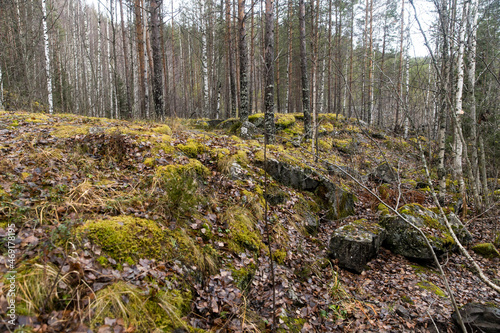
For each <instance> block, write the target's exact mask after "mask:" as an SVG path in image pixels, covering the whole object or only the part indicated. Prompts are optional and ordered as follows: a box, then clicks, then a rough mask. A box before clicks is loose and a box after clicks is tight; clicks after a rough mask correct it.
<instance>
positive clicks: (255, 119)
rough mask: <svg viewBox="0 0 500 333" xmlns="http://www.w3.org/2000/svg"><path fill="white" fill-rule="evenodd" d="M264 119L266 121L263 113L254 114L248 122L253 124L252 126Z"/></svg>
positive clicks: (249, 117)
mask: <svg viewBox="0 0 500 333" xmlns="http://www.w3.org/2000/svg"><path fill="white" fill-rule="evenodd" d="M263 119H264V114H263V113H254V114H251V115H249V116H248V121H249V122H251V123H252V124H255V123H256V122H258V121H260V120H263Z"/></svg>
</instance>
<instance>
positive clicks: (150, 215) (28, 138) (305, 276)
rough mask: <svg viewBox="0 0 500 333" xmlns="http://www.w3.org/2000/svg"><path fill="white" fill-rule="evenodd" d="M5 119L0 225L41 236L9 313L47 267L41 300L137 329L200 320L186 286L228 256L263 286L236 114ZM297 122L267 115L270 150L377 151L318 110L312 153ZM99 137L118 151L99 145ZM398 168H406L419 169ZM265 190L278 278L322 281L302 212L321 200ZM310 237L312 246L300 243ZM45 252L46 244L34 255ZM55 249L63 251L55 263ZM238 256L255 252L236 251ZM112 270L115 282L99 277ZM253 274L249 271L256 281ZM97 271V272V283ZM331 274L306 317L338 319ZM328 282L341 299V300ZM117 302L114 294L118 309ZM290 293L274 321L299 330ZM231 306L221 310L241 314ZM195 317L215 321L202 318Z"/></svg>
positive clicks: (258, 191) (246, 144)
mask: <svg viewBox="0 0 500 333" xmlns="http://www.w3.org/2000/svg"><path fill="white" fill-rule="evenodd" d="M259 117H260V115H256V116H255V119H257V120H258V119H259ZM4 119H7V120H8V121H5V123H6V126H5V127H4V128H7V129H8V130H9V131H13V132H12V133H13V134H12V137H13V141H12V142H9V143H3V142H2V144H1V146H0V153H2V154H3V155H2V156H7V154H8V155H9V158H4V159H2V160H0V171H1V172H0V177H1V179H0V198H1V199H0V219H1V220H2V221H1V222H0V227H4V226H5V225H6V224H5V223H6V222H4V221H6V220H7V221H9V222H11V221H13V222H14V223H15V224H16V225H17V226H18V227H22V228H23V230H37V231H36V232H38V233H37V234H36V235H37V237H39V238H40V239H41V241H40V245H38V247H35V249H31V248H29V251H31V252H29V251H26V253H27V254H26V256H32V257H31V259H32V261H25V262H26V266H25V267H23V269H19V271H20V277H19V281H20V283H21V286H22V288H24V289H23V291H22V292H23V294H22V298H23V301H22V303H19V304H20V306H19V310H20V311H21V312H20V313H22V314H25V315H34V316H36V315H39V314H40V310H39V308H40V302H42V300H43V299H46V298H47V294H46V290H50V287H51V286H52V285H53V284H54V281H55V280H56V279H63V280H61V281H62V282H63V283H62V284H59V283H58V284H57V286H56V290H55V292H53V293H52V295H51V297H49V301H48V303H47V309H46V311H49V312H50V311H61V312H63V311H65V310H66V309H70V310H75V309H78V307H77V305H82V304H85V303H84V302H83V300H81V301H82V302H81V303H77V302H78V300H77V297H76V295H84V296H87V298H86V299H85V301H86V302H88V303H87V305H88V306H89V307H90V308H91V311H93V312H92V316H91V317H92V320H87V319H85V322H86V323H87V324H89V325H91V326H92V327H93V328H94V329H98V328H99V327H100V326H101V324H102V323H103V322H104V318H106V317H109V318H113V317H114V318H118V317H121V318H124V319H126V322H127V324H128V325H134V326H136V331H138V332H140V331H143V332H152V331H154V329H158V330H160V331H161V330H163V331H165V332H170V331H173V330H174V329H177V328H178V329H184V330H186V331H190V332H191V331H194V329H193V328H192V327H191V326H189V323H188V321H187V319H186V318H188V319H193V318H196V319H197V320H199V318H200V317H199V313H198V312H195V311H198V310H197V308H196V306H197V305H199V303H196V302H197V300H196V297H200V293H199V291H200V290H201V289H203V288H205V287H207V288H208V287H209V286H213V285H210V283H213V282H214V281H215V280H214V279H213V277H214V276H216V275H217V274H219V273H220V272H221V271H220V269H221V268H223V267H224V268H228V267H231V269H230V270H231V271H232V275H233V277H234V284H235V286H236V287H237V288H238V289H239V290H240V291H245V293H247V294H245V295H251V292H252V289H253V288H257V287H256V286H260V285H266V283H267V281H263V280H262V274H261V271H259V269H261V268H262V267H263V266H264V265H263V264H262V263H265V262H266V260H267V259H268V256H269V253H268V248H267V244H266V242H267V239H266V238H265V233H264V231H265V219H264V218H263V211H264V199H265V195H264V172H263V171H262V170H261V168H259V167H256V164H257V163H256V161H258V160H260V161H262V160H263V141H262V140H263V138H262V137H261V136H256V137H255V139H254V140H242V139H241V138H239V137H237V136H235V135H232V134H238V131H237V128H238V126H239V121H238V120H236V119H233V120H230V121H228V122H227V124H228V125H230V126H228V128H224V126H218V127H216V128H211V127H209V126H208V120H206V119H202V120H199V121H184V120H179V119H172V120H168V121H167V122H166V123H162V124H159V123H154V122H126V121H121V120H114V119H104V118H102V119H101V118H87V117H81V116H75V115H53V116H51V115H37V114H28V113H19V114H12V113H0V123H1V124H3V123H4V121H3V120H4ZM302 120H303V118H302V115H301V114H293V115H277V116H276V121H277V125H278V137H277V141H276V143H275V144H274V145H269V146H268V149H269V150H268V157H272V158H276V159H279V160H282V161H286V162H287V163H289V164H291V165H293V166H296V167H300V168H302V169H308V170H317V171H318V172H321V173H323V174H325V175H326V174H327V173H328V167H327V165H326V162H325V161H328V162H330V163H335V164H338V165H342V166H350V167H352V168H353V169H355V170H357V171H359V172H360V173H361V174H366V173H368V172H369V170H370V165H375V164H377V163H379V162H381V161H382V158H381V156H379V154H378V153H377V152H376V150H375V148H374V147H373V145H372V143H371V141H370V140H369V139H368V138H367V137H365V136H364V134H363V128H362V127H360V126H359V124H357V122H356V121H355V120H352V119H346V118H344V117H342V116H340V115H333V114H331V115H330V114H328V115H326V114H325V115H320V117H319V120H320V128H319V132H320V135H321V137H320V149H319V152H318V155H319V156H318V157H319V160H318V162H316V161H315V160H314V156H313V155H312V154H311V153H310V147H311V142H310V140H304V139H303V137H302V136H303V122H302ZM21 129H26V130H23V131H21ZM94 131H96V134H91V132H92V133H94ZM14 139H15V140H14ZM292 140H293V141H294V142H293V144H292V142H291V141H292ZM377 140H378V142H379V143H384V141H383V140H386V141H387V142H386V143H387V144H388V145H392V146H394V147H396V148H397V149H400V150H401V151H408V150H409V149H411V147H412V146H411V145H408V146H406V145H405V144H403V143H400V142H399V141H398V140H394V139H393V138H391V137H389V136H386V137H385V138H384V139H377ZM21 143H22V147H21ZM109 143H113V144H115V146H113V147H120V148H119V150H117V149H109V148H102V147H108V146H109ZM346 147H347V148H349V147H352V148H355V149H357V152H358V153H359V154H360V155H362V156H363V158H360V157H359V156H357V155H352V154H351V155H348V154H346V153H345V152H342V151H341V149H340V148H346ZM21 148H22V149H21ZM397 149H395V150H396V151H397ZM16 154H17V155H16ZM398 154H399V152H398ZM387 158H389V159H390V160H391V162H394V161H397V158H399V156H397V154H393V152H389V156H388V157H387ZM233 163H237V164H239V165H240V166H241V167H242V168H243V169H244V170H245V174H244V175H243V176H241V177H240V178H237V179H230V177H229V176H230V173H229V172H228V166H231V165H233ZM37 168H39V169H40V170H37ZM405 172H406V173H407V174H412V175H413V173H417V168H413V169H411V170H407V171H406V170H405ZM402 174H403V175H404V173H402ZM330 176H331V179H333V180H334V181H335V182H337V183H339V184H341V185H340V186H342V187H343V188H344V187H346V188H347V187H349V188H351V189H352V188H354V186H353V183H352V182H351V181H350V180H348V179H342V178H340V177H338V176H336V175H330ZM33 184H35V186H34V185H33ZM405 185H408V186H414V185H412V184H411V183H408V184H406V183H405ZM267 194H268V200H269V201H271V200H275V202H274V203H273V205H271V207H270V208H269V210H270V213H269V225H270V227H271V230H272V237H273V238H272V246H273V259H274V260H275V263H276V264H277V267H278V268H279V270H280V271H281V272H282V273H283V274H281V273H280V275H278V276H277V278H278V279H282V278H283V279H285V277H286V278H287V280H286V281H288V282H289V283H290V284H294V285H295V286H299V288H298V289H297V290H303V289H304V290H306V289H307V288H305V286H309V285H310V284H311V283H317V281H320V280H321V281H326V282H324V283H325V285H326V284H328V288H330V287H331V286H330V282H331V279H333V276H334V275H333V273H332V272H331V270H332V268H331V267H332V264H330V263H329V262H328V261H327V263H326V264H323V263H321V264H320V263H319V262H320V260H317V258H313V256H315V255H318V254H319V253H322V251H323V250H324V247H325V244H326V241H324V239H325V237H326V236H325V235H321V234H320V235H312V234H309V233H307V232H305V231H304V217H305V216H306V213H309V214H312V215H314V216H316V217H318V216H323V214H324V207H322V205H321V203H320V202H319V201H318V200H317V198H316V196H315V194H314V193H309V192H304V193H300V192H298V191H296V190H294V189H292V188H289V187H285V186H282V185H279V184H278V183H277V182H275V181H274V180H269V183H268V193H267ZM21 203H22V204H21ZM360 204H361V203H360ZM322 223H326V224H327V225H332V223H341V222H339V221H335V222H332V221H329V220H328V221H322ZM337 225H338V224H337ZM320 237H323V238H320ZM2 246H3V245H2ZM42 248H43V251H41V250H42ZM2 249H3V248H2ZM27 249H28V247H27ZM311 249H316V252H315V253H314V254H310V252H309V251H311ZM44 251H47V253H49V254H50V256H44V253H45V252H44ZM28 253H30V254H28ZM65 254H68V255H69V257H68V258H70V259H71V260H75V261H74V262H73V261H71V263H66V264H64V265H63V264H61V262H62V261H63V260H64V257H65ZM49 258H50V260H52V261H53V262H55V263H58V265H60V266H61V267H62V266H64V267H65V268H64V270H65V271H64V272H63V273H62V274H60V277H59V278H56V276H57V272H58V270H59V268H60V267H57V266H52V264H46V263H47V262H48V261H49ZM79 258H83V259H84V261H78V260H80V259H79ZM249 258H250V259H252V260H253V261H252V262H247V260H250V259H249ZM77 259H78V260H77ZM23 260H24V258H23ZM68 260H69V259H68ZM316 261H317V262H318V263H316ZM236 262H237V263H238V264H236ZM312 262H314V263H312ZM83 263H87V264H86V265H88V266H84V265H83ZM303 263H305V264H303ZM78 265H81V267H80V268H82V271H81V272H80V271H79V270H78ZM82 265H83V266H82ZM148 265H149V266H148ZM67 267H70V268H69V271H68V272H66V269H68V268H67ZM235 267H238V268H237V269H236V268H235ZM297 267H300V268H297ZM44 270H45V273H44V274H45V275H42V274H41V273H40V272H44ZM135 271H139V272H140V278H137V277H134V278H133V279H132V278H131V281H129V282H125V280H126V279H128V278H129V275H127V274H131V272H135ZM325 272H328V274H327V273H325ZM89 273H92V274H93V275H94V277H93V278H92V276H91V275H90V274H89ZM111 276H112V279H113V280H114V282H113V283H111V282H110V281H108V280H106V278H109V277H111ZM96 279H97V280H96ZM256 279H261V280H258V281H256V282H258V283H256V284H254V283H253V282H254V281H255V280H256ZM61 281H59V282H61ZM96 281H106V282H105V285H104V286H101V287H102V288H101V289H99V290H97V289H98V288H97V287H96V285H97V284H96V283H95V282H96ZM283 281H285V280H283ZM311 281H312V282H311ZM84 282H85V283H84ZM99 283H100V282H99ZM322 283H323V282H322ZM339 285H340V283H338V284H335V286H334V287H331V288H332V290H333V289H335V292H332V294H331V295H330V296H328V297H329V298H328V297H327V296H325V299H326V298H328V302H324V303H317V304H323V305H318V309H317V310H313V311H315V312H314V313H313V315H314V316H315V317H317V318H320V317H321V318H323V319H324V320H331V319H332V318H339V319H342V320H348V318H349V316H350V314H352V311H353V310H351V305H349V304H351V303H352V302H351V303H349V302H348V301H347V298H346V297H347V296H345V295H346V294H347V292H343V293H342V292H340V291H339V290H340V287H339ZM321 287H323V286H321ZM92 288H95V290H93V289H92ZM196 288H201V289H196ZM256 290H257V291H261V290H260V289H256ZM254 292H255V291H254ZM78 293H79V294H78ZM320 293H321V292H320ZM324 294H325V295H326V294H329V293H328V292H326V293H324ZM340 294H342V295H344V296H345V297H344V296H342V297H343V298H342V299H340V298H339V297H340V296H339V295H340ZM89 295H94V296H89ZM93 297H95V299H94V298H93ZM237 297H240V296H237ZM249 297H250V296H249ZM253 297H254V298H253V299H252V301H251V302H248V303H246V306H247V307H248V309H247V311H248V313H251V312H256V313H258V316H257V319H255V321H253V322H252V323H251V324H252V325H253V324H254V323H255V324H256V325H257V323H260V324H262V318H261V317H262V316H264V315H267V314H266V313H265V311H266V309H265V308H263V307H262V306H255V303H252V302H255V301H256V298H255V295H253ZM283 297H285V296H283ZM286 297H288V296H286ZM314 297H316V296H313V298H314ZM82 299H83V297H82ZM125 299H127V301H126V302H125V301H124V300H125ZM98 301H100V302H101V303H100V304H99V303H96V302H98ZM315 301H316V300H315ZM323 301H324V300H322V301H321V302H323ZM120 302H121V304H122V305H123V304H124V305H126V306H124V307H123V308H120ZM124 302H125V303H126V304H125V303H124ZM198 302H201V301H200V300H199V299H198ZM339 302H340V303H339ZM298 303H300V302H296V303H294V302H292V303H291V305H290V309H287V313H284V315H283V316H282V320H283V322H284V326H282V328H281V329H282V330H285V331H300V330H301V329H303V325H304V323H305V319H304V318H299V317H300V315H299V313H300V310H301V307H300V304H298ZM325 304H326V305H325ZM353 304H354V303H353ZM250 307H252V308H251V309H250ZM84 308H85V306H83V307H82V309H84ZM352 308H354V307H352ZM87 309H89V308H87ZM118 309H121V310H118ZM242 309H244V307H239V308H238V309H237V310H235V312H234V313H230V315H229V316H230V317H231V318H242V317H244V313H243V312H242V311H243V310H242ZM289 310H290V311H289ZM75 311H76V310H75ZM192 311H193V312H192ZM224 311H229V310H228V309H224ZM238 311H240V312H238ZM297 311H299V312H297ZM296 314H297V315H296ZM259 316H260V317H259ZM217 317H218V318H219V317H220V316H219V315H217ZM203 320H206V322H207V323H212V324H213V323H214V321H213V320H214V318H208V317H206V318H203ZM259 327H260V326H259Z"/></svg>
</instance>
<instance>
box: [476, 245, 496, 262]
mask: <svg viewBox="0 0 500 333" xmlns="http://www.w3.org/2000/svg"><path fill="white" fill-rule="evenodd" d="M472 251H474V252H475V253H477V254H479V255H480V256H482V257H484V258H489V259H490V258H500V253H499V252H498V250H497V249H496V248H495V246H494V245H493V244H492V243H481V244H476V245H474V246H473V247H472Z"/></svg>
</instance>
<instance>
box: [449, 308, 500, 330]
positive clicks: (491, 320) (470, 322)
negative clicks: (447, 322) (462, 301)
mask: <svg viewBox="0 0 500 333" xmlns="http://www.w3.org/2000/svg"><path fill="white" fill-rule="evenodd" d="M460 314H461V315H462V320H463V322H464V324H465V327H466V328H467V331H468V332H485V333H497V332H500V306H498V305H496V306H495V305H491V306H487V305H482V304H478V303H469V304H466V305H464V306H463V307H462V308H461V309H460ZM451 317H452V318H453V320H454V321H455V323H456V324H457V325H458V316H457V313H456V312H453V314H452V315H451Z"/></svg>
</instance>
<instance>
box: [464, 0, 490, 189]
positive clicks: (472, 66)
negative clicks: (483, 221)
mask: <svg viewBox="0 0 500 333" xmlns="http://www.w3.org/2000/svg"><path fill="white" fill-rule="evenodd" d="M477 5H478V0H472V2H471V4H470V10H469V15H467V30H468V31H467V35H468V36H469V43H468V56H467V60H468V69H469V70H468V73H467V79H468V80H467V85H468V94H469V96H468V97H469V98H468V101H469V108H470V118H471V120H472V123H471V136H472V137H471V141H472V144H471V148H472V151H471V155H472V161H471V162H472V166H471V167H472V170H473V173H474V179H473V180H472V179H471V180H470V184H471V186H474V187H475V190H476V191H477V192H481V191H480V184H481V179H480V177H479V174H480V172H479V168H478V165H479V163H478V152H477V150H478V149H477V145H478V142H477V141H478V140H477V113H476V96H475V87H476V44H477V39H476V37H477ZM483 196H486V193H483Z"/></svg>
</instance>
